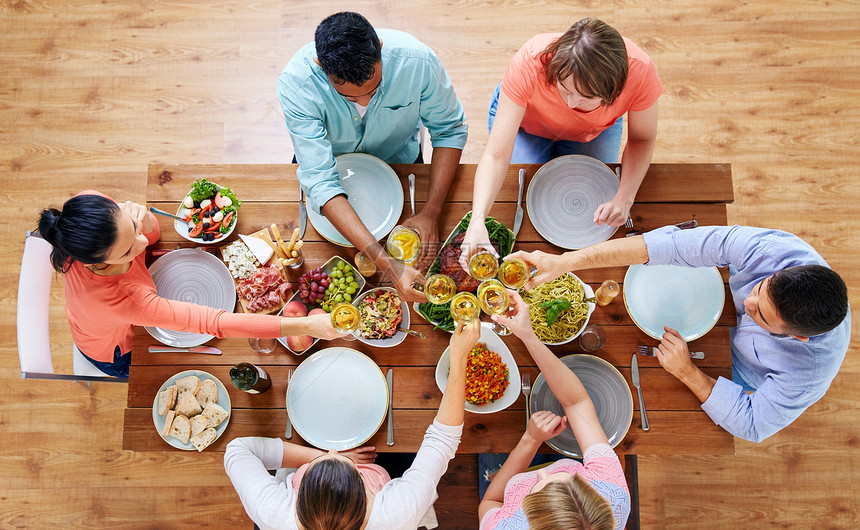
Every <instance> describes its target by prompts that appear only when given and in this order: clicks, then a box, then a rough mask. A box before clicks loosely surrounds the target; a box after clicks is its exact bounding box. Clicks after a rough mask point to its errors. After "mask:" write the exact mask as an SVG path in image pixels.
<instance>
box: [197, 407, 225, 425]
mask: <svg viewBox="0 0 860 530" xmlns="http://www.w3.org/2000/svg"><path fill="white" fill-rule="evenodd" d="M203 416H204V417H206V419H207V420H208V421H209V426H210V427H217V426H219V425H221V422H223V421H224V420H226V419H227V417H229V416H230V413H229V412H227V411H226V410H224V409H223V408H222V407H221V405H219V404H218V403H209V404H208V405H206V408H205V409H204V410H203Z"/></svg>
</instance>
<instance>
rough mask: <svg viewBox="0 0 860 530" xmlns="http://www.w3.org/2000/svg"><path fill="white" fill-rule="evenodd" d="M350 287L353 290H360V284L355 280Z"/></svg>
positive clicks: (350, 283)
mask: <svg viewBox="0 0 860 530" xmlns="http://www.w3.org/2000/svg"><path fill="white" fill-rule="evenodd" d="M349 286H350V287H352V288H353V289H358V282H356V281H354V280H353V281H351V282H349Z"/></svg>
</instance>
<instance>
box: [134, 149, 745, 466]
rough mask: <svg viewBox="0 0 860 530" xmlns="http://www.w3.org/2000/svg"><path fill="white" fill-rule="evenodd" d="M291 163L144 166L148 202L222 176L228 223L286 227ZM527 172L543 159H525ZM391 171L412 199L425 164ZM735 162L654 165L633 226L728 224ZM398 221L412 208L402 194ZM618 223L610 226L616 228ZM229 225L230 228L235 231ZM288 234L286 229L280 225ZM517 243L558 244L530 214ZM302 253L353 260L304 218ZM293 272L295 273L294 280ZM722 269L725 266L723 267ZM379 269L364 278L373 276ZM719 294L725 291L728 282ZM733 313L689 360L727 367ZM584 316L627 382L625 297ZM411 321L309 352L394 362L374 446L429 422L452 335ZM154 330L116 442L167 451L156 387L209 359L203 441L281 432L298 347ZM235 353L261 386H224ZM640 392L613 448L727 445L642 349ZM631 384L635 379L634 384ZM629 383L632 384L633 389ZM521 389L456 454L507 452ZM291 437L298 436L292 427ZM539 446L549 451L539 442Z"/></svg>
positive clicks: (423, 179) (457, 192) (293, 190)
mask: <svg viewBox="0 0 860 530" xmlns="http://www.w3.org/2000/svg"><path fill="white" fill-rule="evenodd" d="M296 167H297V166H296V165H292V164H282V165H169V166H168V165H157V164H155V165H151V166H150V167H149V177H148V181H147V182H148V183H147V201H148V204H149V205H153V206H156V207H158V208H161V209H163V210H167V211H174V210H175V209H176V207H177V204H178V203H179V201H181V200H182V198H183V197H184V196H185V194H186V193H187V191H188V190H189V189H190V186H191V182H192V181H193V180H195V179H198V178H203V177H206V178H208V179H209V180H211V181H214V182H217V183H220V184H224V185H229V186H230V187H231V188H232V189H233V190H234V191H235V192H236V194H237V196H238V197H239V198H240V199H241V200H242V201H243V206H242V209H241V211H240V215H239V225H238V227H237V230H236V232H235V233H244V234H249V233H252V232H254V231H256V230H258V229H260V228H263V227H265V226H268V225H269V224H270V223H272V222H274V223H276V224H278V226H279V227H281V228H282V232H283V231H284V230H283V229H284V227H285V226H286V227H288V228H290V229H291V228H292V227H293V226H295V225H296V224H297V223H298V213H299V208H298V202H297V201H298V198H299V189H298V181H297V179H296ZM519 167H520V166H514V165H512V166H511V167H510V169H509V170H508V175H507V179H506V181H505V185H504V186H503V188H502V190H501V192H500V193H499V197H498V200H497V201H496V204H495V205H494V207H493V209H492V212H491V215H493V216H494V217H496V218H497V219H499V220H500V221H501V222H503V223H505V224H508V225H509V226H510V225H512V224H513V218H514V211H515V207H516V204H515V202H516V195H517V184H516V183H517V171H518V169H519ZM523 167H525V169H526V171H527V175H528V179H531V177H532V176H533V175H534V173H535V172H536V171H537V170H538V168H539V167H540V166H539V165H525V166H523ZM393 168H394V170H395V172H397V174H398V175H399V177H400V179H401V182H402V183H403V187H404V190H408V186H407V180H406V177H407V175H408V174H409V173H415V175H416V176H417V177H418V179H417V199H416V201H417V203H418V205H417V206H418V208H419V211H420V208H421V207H422V206H423V201H424V200H425V199H426V197H427V195H428V185H429V182H428V171H429V166H428V165H411V164H405V165H394V166H393ZM475 169H476V166H475V165H474V164H463V165H461V166H460V169H459V172H458V174H457V176H456V178H455V181H454V184H453V185H452V188H451V191H450V192H449V194H448V202H447V203H446V204H445V206H444V208H443V209H442V214H441V227H440V238H444V237H445V236H446V235H447V234H448V233H449V232H450V231H451V230H452V229H453V228H454V227H455V226H456V225H457V223H458V222H459V220H460V219H461V217H462V216H463V215H464V214H465V213H466V212H467V211H468V210H469V209H470V208H471V198H472V184H473V177H474V173H475ZM732 200H733V194H732V182H731V169H730V167H729V166H728V165H713V164H653V165H652V166H651V168H650V170H649V172H648V175H647V176H646V178H645V181H644V183H643V184H642V189H640V190H639V195H638V197H637V202H636V204H635V205H634V206H633V209H632V217H633V220H634V223H635V224H634V227H635V228H636V229H639V230H647V229H652V228H656V227H659V226H663V225H667V224H674V223H678V222H681V221H686V220H688V219H696V220H698V222H699V224H700V225H708V224H716V225H724V224H726V204H727V203H729V202H732ZM406 202H407V204H406V205H405V207H404V209H403V215H402V216H401V221H403V220H405V219H406V218H407V217H408V214H409V206H408V197H407V198H406ZM159 222H160V223H161V241H160V242H159V243H158V245H157V246H158V247H159V248H162V249H164V248H170V249H172V248H175V247H177V246H183V247H184V246H194V245H193V244H190V243H189V242H188V241H185V240H183V239H182V238H181V237H180V236H179V235H178V234H177V233H176V232H175V230H174V229H173V223H172V221H170V220H168V219H165V218H159ZM624 232H625V230H624V229H623V228H621V229H620V230H619V231H618V232H617V233H616V234H615V235H614V236H613V237H624ZM235 233H234V236H233V237H235ZM287 233H289V232H287ZM515 249H525V250H538V249H540V250H545V251H547V252H555V253H557V252H561V249H559V248H557V247H555V246H553V245H551V244H549V243H547V242H545V241H544V240H543V238H541V236H540V235H539V234H538V233H537V232H536V231H535V229H534V227H533V226H532V225H531V223H530V221H529V219H528V216H526V217H525V219H524V220H523V225H522V228H521V230H520V233H519V237H518V240H517V243H516V246H515ZM304 252H305V264H304V266H303V267H302V268H301V269H299V273H300V272H302V271H304V270H306V269H307V268H313V267H315V266H318V265H320V264H322V263H323V262H324V261H325V260H327V259H328V258H330V257H331V256H332V255H333V254H339V255H341V256H344V257H346V258H348V259H350V260H352V257H353V256H354V254H355V250H354V249H351V248H349V249H347V248H342V247H337V246H335V245H332V244H330V243H328V242H326V241H325V240H324V239H323V238H322V237H321V236H320V235H319V234H318V233H317V232H316V231H315V230H314V228H313V226H312V225H311V224H310V223H308V226H307V231H306V233H305V247H304ZM625 270H626V268H625V267H618V268H605V269H595V270H588V271H580V272H577V274H578V275H579V276H580V277H581V278H582V279H583V281H585V282H588V283H589V284H590V285H592V287H597V286H598V285H599V284H600V283H601V282H602V281H604V280H606V279H608V278H612V279H615V280H616V281H618V282H619V283H621V282H622V280H623V279H624V273H625ZM299 273H294V272H291V279H293V280H295V279H297V278H298V274H299ZM724 279H727V273H725V272H724ZM378 281H379V278H378V277H372V278H370V279H369V280H368V287H371V286H374V285H375V284H376V283H377V282H378ZM726 295H727V300H731V296H730V293H729V291H728V288H726ZM734 321H735V317H734V311H733V308H732V304H731V303H730V302H729V303H727V304H726V306H725V309H724V311H723V315H722V317H721V318H720V320H719V322H718V323H717V325H716V327H715V328H714V329H713V330H712V331H711V332H709V333H708V334H707V335H705V336H704V337H702V338H701V339H699V340H696V341H694V342H692V343H691V345H690V349H691V350H697V351H704V352H705V354H706V358H705V359H704V360H702V361H695V362H696V364H697V365H698V366H699V367H701V368H702V369H703V370H704V372H705V373H707V374H708V375H711V376H713V377H717V376H724V377H727V378H729V377H731V357H730V347H729V330H728V328H729V326H731V325H733V324H734ZM591 322H593V323H595V324H599V325H600V326H603V327H604V329H605V330H606V333H607V337H608V339H607V343H606V346H605V347H604V348H603V349H602V350H600V351H598V352H597V355H598V356H600V357H602V358H603V359H606V360H607V361H609V362H610V363H612V364H613V365H614V366H616V367H617V368H618V369H619V370H620V371H621V373H622V374H623V375H624V377H625V379H627V380H628V382H629V381H630V358H631V354H632V353H633V352H634V350H635V347H636V345H638V344H657V341H656V340H654V339H651V338H649V337H648V336H647V335H645V334H644V333H643V332H642V331H640V330H639V329H638V328H637V327H636V326H635V325H634V324H633V322H632V320H631V319H630V317H629V315H628V314H627V311H626V310H625V308H624V304H623V301H622V299H621V297H619V298H617V299H616V300H615V301H613V302H612V303H610V304H609V305H608V306H606V307H599V308H598V309H597V310H596V311H595V312H594V314H593V316H592V319H591ZM412 323H413V325H412V327H413V328H415V329H417V330H419V331H422V332H425V333H427V335H428V337H427V339H425V340H419V339H417V338H414V337H407V338H406V340H405V341H404V342H403V344H402V345H401V346H400V347H397V348H371V347H369V346H367V345H365V344H363V343H360V342H358V341H352V342H346V341H342V340H335V341H331V342H329V343H325V342H322V341H321V342H320V343H318V344H317V345H316V346H315V347H314V349H313V350H312V351H317V350H319V349H321V348H324V347H327V346H348V347H352V348H355V349H357V350H359V351H361V352H363V353H365V354H367V355H369V356H370V357H371V358H372V359H374V360H375V361H376V363H377V364H378V365H379V366H380V367H381V368H382V369H383V371H386V370H387V369H388V368H389V367H393V368H394V396H393V399H394V425H395V427H396V429H395V435H396V444H395V445H394V446H393V447H389V446H387V445H386V443H385V436H386V434H385V425H383V427H382V428H380V430H379V432H377V434H376V435H375V436H374V437H373V438H371V440H370V441H369V442H368V444H373V445H375V446H376V448H377V451H396V452H414V451H416V450H417V449H418V446H419V445H420V443H421V440H422V438H423V436H424V431H425V430H426V428H427V426H428V425H429V424H430V423H431V422H432V420H433V417H434V415H435V412H436V409H437V407H438V405H439V401H440V398H441V392H440V391H439V390H438V388H437V387H436V383H435V379H434V370H435V365H436V361H437V360H438V358H439V355H440V354H441V353H442V351H443V350H444V349H445V347H446V346H447V344H448V339H449V335H448V334H447V333H445V332H442V331H435V332H434V331H433V329H432V326H431V325H429V324H427V323H426V322H425V321H424V319H423V318H422V317H420V316H419V315H417V314H416V313H414V312H413V314H412ZM504 340H505V342H506V343H507V345H508V347H509V348H510V349H511V351H512V353H513V355H514V358H515V359H516V362H517V366H518V367H519V369H520V371H521V372H523V373H527V374H530V375H531V378H532V381H534V380H535V378H536V376H537V375H538V370H537V367H536V366H535V363H534V361H533V360H532V359H531V357H530V356H529V354H528V352H527V351H526V349H525V347H524V346H523V345H522V343H521V342H520V341H519V340H518V339H516V338H515V337H512V336H510V337H505V339H504ZM155 342H156V341H155V340H154V339H152V338H151V337H150V336H149V334H148V333H147V332H146V331H145V330H144V329H143V328H137V329H136V332H135V339H134V356H133V366H132V368H131V377H130V380H129V389H128V408H127V409H126V411H125V424H124V431H123V449H126V450H133V451H173V450H174V449H173V448H171V447H170V446H169V445H167V443H165V442H164V441H163V440H162V439H161V438H160V437H159V435H158V433H157V432H156V431H155V428H154V427H153V423H152V403H153V399H154V396H155V394H156V392H157V390H158V388H159V387H160V386H161V384H162V383H163V382H164V381H165V380H167V379H168V378H169V377H170V376H172V375H173V374H175V373H177V372H179V371H182V370H186V369H201V370H206V371H208V372H210V373H212V374H213V375H215V376H216V377H218V378H219V379H220V380H221V381H222V382H224V384H225V386H226V387H227V389H228V392H229V393H230V399H231V401H232V405H233V410H232V415H231V418H230V424H229V426H228V428H227V431H226V434H225V436H222V437H221V438H220V439H219V440H218V441H217V442H216V443H215V444H213V446H212V447H210V448H209V449H208V451H224V448H225V446H226V444H227V442H229V441H230V440H232V439H233V438H236V437H239V436H272V437H280V436H283V433H284V425H285V420H286V414H285V411H284V406H285V386H286V379H287V370H288V369H289V368H290V367H294V366H296V365H297V364H298V363H300V362H301V361H302V360H303V359H305V358H306V357H307V355H309V354H306V355H305V356H296V355H293V354H291V353H289V352H287V351H286V350H285V349H283V348H281V347H280V346H279V347H278V350H276V353H274V354H259V353H257V352H255V351H253V350H252V349H251V348H250V347H249V346H248V341H247V339H244V338H227V339H213V340H212V341H210V342H209V343H208V344H209V345H211V346H215V347H217V348H220V349H221V350H223V352H224V353H223V355H221V356H211V355H194V354H172V353H159V354H150V353H148V352H147V351H146V348H147V346H148V345H150V344H154V343H155ZM553 351H554V352H555V353H556V354H558V355H559V356H562V355H567V354H571V353H581V352H580V351H579V350H578V348H577V346H576V345H575V344H574V343H571V344H567V345H563V346H557V347H553ZM240 361H248V362H252V363H255V364H258V365H261V366H263V367H265V369H266V370H267V371H268V372H269V373H270V374H271V376H272V379H273V385H272V388H271V390H270V391H269V392H266V393H264V394H261V395H250V394H247V393H245V392H241V391H238V390H236V389H234V388H233V387H232V385H231V384H230V381H229V376H228V371H229V369H230V367H232V366H233V365H235V364H236V363H237V362H240ZM639 366H640V374H641V379H642V385H643V391H644V394H645V396H646V398H645V400H646V403H647V406H648V415H649V418H650V420H651V430H650V431H648V432H645V431H643V430H642V429H641V428H640V426H639V425H640V421H639V402H638V399H637V398H636V397H635V396H634V399H633V401H634V414H633V421H632V424H631V426H630V429H629V431H628V433H627V435H626V437H625V438H624V439H623V440H622V441H621V443H620V444H619V445H618V446H617V447H616V451H618V452H619V453H622V454H734V450H735V448H734V438H733V437H732V436H731V435H730V434H728V433H727V432H726V431H724V430H723V429H722V428H720V427H718V426H717V425H715V424H714V423H713V422H712V421H711V419H710V418H709V417H708V416H707V415H706V414H705V413H704V412H703V411H702V410H701V408H700V404H699V402H698V400H697V399H696V397H695V396H694V395H693V394H692V392H690V391H689V390H688V389H687V388H686V387H685V386H684V385H683V384H682V383H680V382H679V381H678V380H677V379H675V377H673V376H672V375H670V374H669V373H668V372H666V371H665V370H663V368H661V367H660V366H659V363H658V362H657V361H656V359H654V358H647V357H640V358H639ZM631 388H632V387H631ZM633 393H634V394H635V389H634V391H633ZM524 408H525V400H524V399H523V398H522V397H519V398H518V399H517V401H516V402H515V403H514V404H513V405H512V406H510V407H509V408H508V409H506V410H504V411H501V412H498V413H495V414H489V415H483V414H470V413H467V414H466V424H465V430H464V433H463V439H462V442H461V444H460V448H459V452H460V453H473V454H474V453H487V452H498V453H506V452H509V451H510V450H511V449H513V447H514V446H515V445H516V443H517V441H518V440H519V438H520V436H521V434H522V432H523V429H524V427H525V425H524V423H525V420H524ZM292 441H294V442H297V443H303V442H302V441H301V439H300V437H299V436H298V435H297V434H295V433H294V435H293V438H292ZM543 450H544V451H548V452H551V451H552V450H551V449H549V448H548V447H546V446H544V448H543Z"/></svg>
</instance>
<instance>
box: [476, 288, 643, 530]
mask: <svg viewBox="0 0 860 530" xmlns="http://www.w3.org/2000/svg"><path fill="white" fill-rule="evenodd" d="M510 296H511V303H512V305H513V310H512V311H511V312H510V313H508V315H507V316H501V315H494V316H493V317H492V318H493V320H495V321H496V322H498V323H499V324H503V325H504V326H506V327H507V328H508V329H510V330H511V331H512V332H513V334H514V335H516V336H517V337H518V338H519V339H520V340H522V341H523V344H525V345H526V348H528V350H529V353H530V354H531V356H532V358H533V359H534V361H535V363H536V364H537V366H538V368H540V370H541V373H542V374H543V376H544V377H545V378H546V382H547V384H548V385H549V388H550V390H552V393H553V395H554V396H555V397H556V398H557V399H558V401H559V402H560V403H561V405H562V407H563V408H564V416H561V417H560V416H556V415H555V414H553V413H552V412H550V411H548V410H543V411H538V412H536V413H534V414H533V415H532V417H531V421H529V425H528V428H527V429H526V432H525V433H524V434H523V437H522V438H521V439H520V442H519V443H518V444H517V446H516V447H515V448H514V450H513V451H512V452H511V454H510V455H509V456H508V459H507V460H506V461H505V463H504V465H503V466H502V468H501V469H500V470H499V471H498V472H497V473H496V476H495V477H493V481H492V482H491V483H490V486H489V487H488V488H487V492H486V494H485V495H484V498H483V499H482V500H481V504H480V505H479V507H478V517H479V518H480V520H481V529H482V530H483V529H487V530H489V529H491V528H531V529H532V530H553V529H560V528H564V529H565V530H576V529H580V528H583V529H586V528H587V529H593V530H613V529H617V530H621V529H623V528H624V525H625V524H626V522H627V517H628V516H629V515H630V491H629V490H628V488H627V482H626V480H625V479H624V470H623V469H622V467H621V462H620V461H619V460H618V456H616V454H615V452H614V451H613V450H612V448H611V447H610V446H609V441H608V440H607V438H606V433H604V432H603V428H602V427H601V426H600V421H599V420H598V418H597V411H595V409H594V403H592V401H591V398H590V397H589V396H588V392H586V390H585V387H584V386H582V382H580V380H579V378H578V377H577V376H576V374H574V373H573V372H572V371H571V370H570V369H568V368H567V366H565V365H564V363H562V362H561V360H560V359H559V358H558V357H556V356H555V355H554V354H553V353H552V352H551V351H550V350H549V348H547V347H546V346H545V345H544V344H543V343H542V342H540V340H538V338H537V337H536V336H535V333H534V330H533V329H532V324H531V319H530V318H529V307H528V305H526V303H525V302H523V299H522V298H520V296H519V295H518V294H517V293H515V292H513V291H510ZM568 425H570V429H571V430H572V431H573V435H574V436H575V437H576V442H577V443H578V444H579V447H581V448H582V449H583V455H584V459H583V462H582V463H579V462H577V461H576V460H571V459H567V458H565V459H562V460H558V461H556V462H553V463H552V464H550V465H549V466H547V467H545V468H543V469H539V470H537V471H527V469H528V467H529V464H530V462H531V461H532V459H533V458H534V456H535V454H536V453H537V450H538V448H539V447H540V445H541V444H542V443H543V442H544V441H546V440H548V439H550V438H553V437H555V436H557V435H559V434H561V432H562V431H564V430H565V429H566V428H567V427H568Z"/></svg>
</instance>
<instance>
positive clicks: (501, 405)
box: [436, 322, 521, 414]
mask: <svg viewBox="0 0 860 530" xmlns="http://www.w3.org/2000/svg"><path fill="white" fill-rule="evenodd" d="M450 366H451V360H450V348H446V349H445V351H444V352H443V353H442V356H441V357H440V358H439V362H438V363H437V364H436V385H437V386H438V387H439V390H441V391H442V392H444V391H445V385H447V384H448V371H449V369H450ZM520 384H521V383H520V371H519V369H518V368H517V363H516V361H515V360H514V356H513V355H512V354H511V350H509V349H508V347H507V346H505V343H504V341H502V339H501V337H499V336H498V335H496V334H495V333H494V332H493V330H492V324H489V323H486V322H482V323H481V338H480V339H479V340H478V343H477V344H476V345H475V347H474V348H472V351H471V352H469V358H468V360H467V361H466V410H467V411H469V412H474V413H477V414H490V413H493V412H498V411H500V410H504V409H506V408H508V407H510V406H511V405H512V404H513V403H514V402H515V401H516V400H517V397H518V396H519V395H520Z"/></svg>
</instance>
